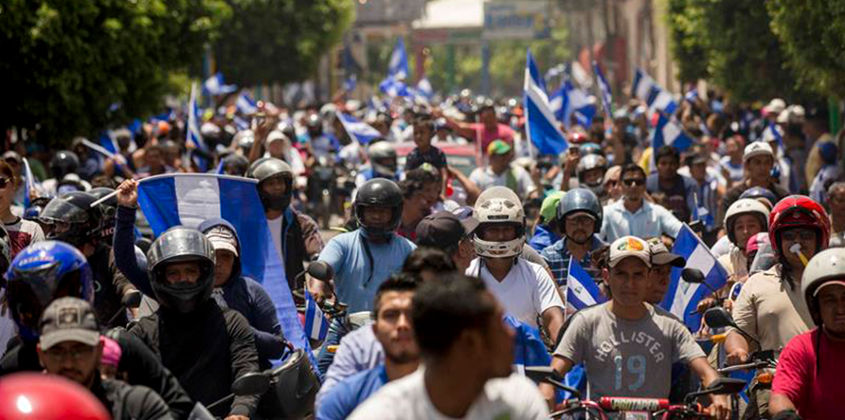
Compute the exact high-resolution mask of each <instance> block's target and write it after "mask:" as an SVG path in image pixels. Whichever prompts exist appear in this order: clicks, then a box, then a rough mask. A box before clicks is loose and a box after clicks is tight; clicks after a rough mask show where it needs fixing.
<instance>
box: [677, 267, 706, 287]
mask: <svg viewBox="0 0 845 420" xmlns="http://www.w3.org/2000/svg"><path fill="white" fill-rule="evenodd" d="M681 278H682V279H684V281H685V282H687V283H696V284H698V283H704V273H702V272H701V270H699V269H697V268H692V267H689V268H685V269H684V270H683V271H681Z"/></svg>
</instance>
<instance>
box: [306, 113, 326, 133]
mask: <svg viewBox="0 0 845 420" xmlns="http://www.w3.org/2000/svg"><path fill="white" fill-rule="evenodd" d="M305 127H306V128H307V129H308V135H309V136H311V137H319V136H321V135H323V121H322V120H321V119H320V116H319V115H317V114H311V115H309V116H308V117H307V118H306V119H305Z"/></svg>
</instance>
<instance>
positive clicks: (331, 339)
mask: <svg viewBox="0 0 845 420" xmlns="http://www.w3.org/2000/svg"><path fill="white" fill-rule="evenodd" d="M348 333H349V329H347V328H346V324H345V323H344V322H343V320H342V319H340V318H334V319H332V322H331V324H329V332H328V333H327V334H326V339H325V340H323V345H322V346H321V347H320V352H319V353H318V354H317V369H319V370H320V374H322V375H323V376H325V375H326V372H327V371H328V370H329V366H331V364H332V362H333V361H334V353H329V350H328V348H329V346H335V345H338V344H340V339H341V338H343V337H344V336H345V335H346V334H348Z"/></svg>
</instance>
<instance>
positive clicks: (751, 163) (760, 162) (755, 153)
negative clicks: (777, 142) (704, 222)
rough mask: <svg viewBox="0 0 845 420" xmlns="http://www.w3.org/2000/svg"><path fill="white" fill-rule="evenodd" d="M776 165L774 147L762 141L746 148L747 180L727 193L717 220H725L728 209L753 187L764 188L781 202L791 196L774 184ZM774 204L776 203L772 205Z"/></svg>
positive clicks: (743, 162)
mask: <svg viewBox="0 0 845 420" xmlns="http://www.w3.org/2000/svg"><path fill="white" fill-rule="evenodd" d="M774 165H775V154H774V152H773V151H772V147H771V146H770V145H769V144H768V143H766V142H762V141H755V142H753V143H749V144H748V146H745V152H744V153H743V155H742V166H743V170H744V171H745V178H744V179H743V180H742V182H738V183H736V184H734V186H733V187H731V189H729V190H728V192H727V193H725V198H724V199H723V200H722V206H721V208H720V209H719V216H718V217H717V218H716V220H724V219H725V213H727V211H728V207H730V206H731V204H733V203H734V201H736V200H739V196H741V195H742V193H744V192H745V190H747V189H749V188H752V187H763V188H765V189H767V190H769V191H771V192H773V193H774V194H775V197H776V198H777V199H778V200H780V199H781V198H783V197H786V196H787V195H789V192H788V191H786V190H785V189H783V188H781V187H780V185H778V184H777V183H776V182H772V176H771V173H772V168H773V167H774ZM772 204H774V203H772Z"/></svg>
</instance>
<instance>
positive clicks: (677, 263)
mask: <svg viewBox="0 0 845 420" xmlns="http://www.w3.org/2000/svg"><path fill="white" fill-rule="evenodd" d="M648 245H649V251H651V264H652V265H667V264H671V265H672V266H674V267H684V266H686V265H687V261H686V260H685V259H684V257H682V256H680V255H678V254H673V253H672V252H670V251H669V248H666V244H664V243H663V242H661V241H659V240H658V241H649V244H648Z"/></svg>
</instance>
